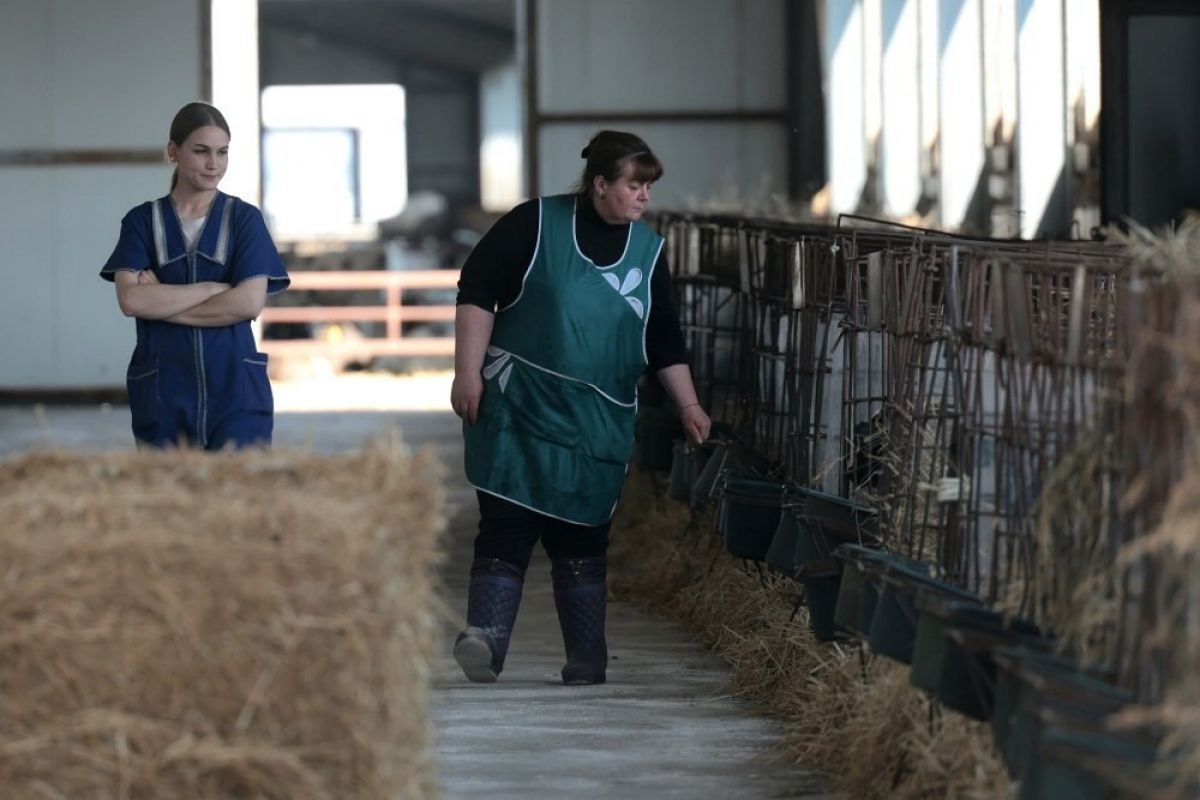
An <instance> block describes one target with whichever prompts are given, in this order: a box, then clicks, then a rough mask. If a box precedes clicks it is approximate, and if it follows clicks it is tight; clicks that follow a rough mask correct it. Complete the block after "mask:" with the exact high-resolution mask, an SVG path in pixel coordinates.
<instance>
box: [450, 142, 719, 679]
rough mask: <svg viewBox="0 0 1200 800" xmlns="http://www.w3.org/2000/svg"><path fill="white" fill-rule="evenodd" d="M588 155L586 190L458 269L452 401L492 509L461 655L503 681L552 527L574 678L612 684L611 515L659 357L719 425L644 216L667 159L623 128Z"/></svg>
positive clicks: (517, 212)
mask: <svg viewBox="0 0 1200 800" xmlns="http://www.w3.org/2000/svg"><path fill="white" fill-rule="evenodd" d="M582 156H583V157H584V158H585V159H586V160H587V165H586V167H585V168H584V171H583V177H582V181H581V184H580V189H579V191H577V192H576V193H574V194H565V195H556V196H550V197H542V198H538V199H535V200H531V201H529V202H527V203H523V204H522V205H520V206H517V207H516V208H515V209H513V210H512V211H510V212H509V213H508V214H506V215H505V216H504V217H503V218H501V219H500V220H499V221H497V223H496V224H495V226H493V228H492V229H491V230H490V231H488V233H487V235H485V236H484V237H483V239H482V240H480V242H479V244H478V245H477V246H476V248H475V249H474V251H473V252H472V253H471V255H470V257H469V258H468V259H467V262H466V264H464V266H463V270H462V278H461V280H460V282H459V299H458V310H457V315H456V318H455V333H456V347H455V378H454V385H453V388H452V390H451V404H452V405H453V407H454V411H455V413H456V414H458V415H459V416H460V417H461V418H462V419H463V423H464V424H463V432H464V439H465V444H466V470H467V478H468V479H469V480H470V482H471V484H472V485H474V486H475V488H476V493H477V496H478V499H479V510H480V523H479V535H478V537H477V538H476V540H475V548H474V556H475V557H474V560H473V562H472V565H471V580H470V586H469V590H468V598H467V628H466V629H465V630H464V631H463V632H462V633H461V634H459V636H458V639H457V640H456V642H455V646H454V656H455V659H456V660H457V661H458V663H459V665H460V666H461V667H462V669H463V672H464V673H465V674H466V676H467V677H468V678H469V679H471V680H473V681H480V682H491V681H494V680H496V677H497V676H498V675H499V673H500V671H501V669H502V668H503V666H504V657H505V654H506V652H507V650H508V641H509V637H510V636H511V633H512V627H513V623H514V622H515V620H516V615H517V609H518V607H519V605H520V599H521V588H522V584H523V582H524V578H525V570H526V569H527V568H528V565H529V559H530V555H531V554H532V551H533V547H534V545H536V543H537V542H538V541H539V540H540V541H541V542H542V544H543V546H544V547H545V548H546V552H547V554H548V555H549V556H550V562H551V577H552V580H553V584H554V599H555V605H556V607H557V609H558V617H559V623H560V625H561V627H562V634H563V643H564V645H565V649H566V657H567V664H566V666H565V667H564V668H563V671H562V678H563V682H564V683H566V684H568V685H581V684H595V683H603V682H604V680H605V670H606V668H607V664H608V651H607V645H606V642H605V637H604V620H605V612H606V608H605V603H606V597H607V586H606V574H607V570H606V560H605V558H606V557H605V553H606V550H607V547H608V530H609V526H610V524H611V519H612V515H613V511H614V509H615V507H616V503H617V499H618V498H619V496H620V493H621V486H622V484H623V482H624V480H625V474H626V471H627V465H628V463H629V460H630V456H631V451H632V448H633V437H634V419H635V415H636V413H637V383H638V379H639V378H640V377H641V376H642V374H643V373H644V372H646V370H647V369H651V370H653V371H654V373H655V374H656V375H657V377H658V379H659V381H660V382H661V383H662V385H663V387H664V388H665V389H666V390H667V393H668V394H669V395H670V397H671V398H672V400H674V402H675V404H676V406H677V407H678V409H679V415H680V419H681V421H682V423H683V429H684V431H685V433H686V435H687V436H688V438H689V439H690V440H691V441H692V442H693V443H700V442H702V441H704V440H705V439H706V438H707V437H708V432H709V419H708V416H707V414H705V412H704V410H703V409H702V408H701V407H700V403H699V402H698V401H697V399H696V391H695V388H694V387H693V385H692V378H691V372H690V370H689V369H688V366H687V363H686V351H685V347H684V342H683V336H682V334H681V333H680V330H679V320H678V316H677V314H676V312H675V306H674V301H673V298H672V292H671V283H670V274H669V270H668V267H667V264H666V257H665V255H664V253H663V239H662V237H660V236H658V235H657V234H656V233H655V232H654V231H653V230H652V229H651V228H650V227H649V226H648V225H646V224H645V223H643V222H641V221H640V218H641V216H642V213H643V212H644V211H645V209H646V205H647V204H648V203H649V201H650V188H651V185H652V184H653V183H654V182H655V181H656V180H658V179H659V178H660V177H661V176H662V171H663V169H662V163H661V162H660V161H659V160H658V158H657V157H656V156H655V155H654V154H653V153H652V152H651V151H650V148H649V147H648V146H647V145H646V143H645V142H643V141H642V140H641V139H640V138H638V137H637V136H634V135H632V134H629V133H621V132H616V131H601V132H600V133H598V134H596V136H594V137H593V138H592V140H591V142H589V143H588V146H587V147H586V148H584V150H583V153H582Z"/></svg>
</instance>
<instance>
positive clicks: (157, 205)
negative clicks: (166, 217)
mask: <svg viewBox="0 0 1200 800" xmlns="http://www.w3.org/2000/svg"><path fill="white" fill-rule="evenodd" d="M150 222H151V225H152V226H153V228H154V254H155V255H156V256H157V257H158V266H160V267H161V266H163V265H165V264H166V263H167V229H166V227H165V226H164V225H163V210H162V200H155V201H154V202H153V203H151V204H150Z"/></svg>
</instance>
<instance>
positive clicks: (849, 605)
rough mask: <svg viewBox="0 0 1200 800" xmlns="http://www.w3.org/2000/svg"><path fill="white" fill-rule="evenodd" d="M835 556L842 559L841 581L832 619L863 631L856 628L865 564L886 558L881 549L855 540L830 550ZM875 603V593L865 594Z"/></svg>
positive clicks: (859, 619) (864, 578)
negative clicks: (871, 595)
mask: <svg viewBox="0 0 1200 800" xmlns="http://www.w3.org/2000/svg"><path fill="white" fill-rule="evenodd" d="M833 556H834V558H836V559H838V560H839V561H841V562H842V583H841V586H840V587H839V588H838V598H837V610H836V611H835V612H834V620H835V621H836V622H837V624H838V625H839V626H841V627H843V628H845V629H846V630H848V631H851V632H853V633H862V631H861V630H860V628H859V625H860V621H861V614H860V610H861V607H862V604H863V595H864V592H865V591H870V590H869V589H868V588H867V576H866V570H867V565H868V563H870V562H874V561H879V560H882V559H885V558H887V554H886V553H884V552H883V551H881V550H876V549H874V548H870V547H864V546H862V545H857V544H843V545H840V546H839V547H838V548H837V549H836V550H834V551H833ZM867 601H868V602H869V603H872V604H873V603H874V597H868V598H867Z"/></svg>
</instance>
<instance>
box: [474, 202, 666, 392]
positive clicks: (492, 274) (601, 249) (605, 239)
mask: <svg viewBox="0 0 1200 800" xmlns="http://www.w3.org/2000/svg"><path fill="white" fill-rule="evenodd" d="M537 235H538V201H537V200H529V201H526V202H524V203H521V204H520V205H519V206H517V207H516V208H514V209H513V210H512V211H509V212H508V213H507V214H505V215H504V216H503V217H501V218H500V219H498V220H496V224H495V225H493V226H492V228H491V230H489V231H488V232H487V233H486V234H484V236H483V238H482V239H480V240H479V243H478V244H477V245H475V249H474V250H472V251H471V254H470V255H469V256H467V260H466V263H465V264H463V268H462V274H461V275H460V276H459V279H458V304H459V305H463V304H470V305H473V306H479V307H480V308H482V309H484V310H485V311H490V312H495V310H496V309H497V308H503V307H505V306H507V305H508V304H509V303H511V302H512V301H514V300H516V299H517V295H518V294H519V293H520V291H521V280H522V278H523V277H524V276H525V268H526V267H528V266H529V261H530V259H532V258H533V251H534V248H535V247H536V246H537ZM628 235H629V223H624V224H621V225H613V224H610V223H608V222H605V221H604V220H603V219H602V218H601V217H600V215H599V214H597V213H596V209H595V208H594V207H593V206H592V204H591V202H590V201H580V202H579V204H578V210H577V212H576V215H575V236H576V239H577V240H578V243H579V249H580V250H581V251H582V252H583V254H584V255H585V256H587V257H588V258H590V259H591V260H592V261H593V262H595V263H596V264H597V265H598V266H608V265H609V264H612V263H614V262H616V260H617V259H618V258H620V257H621V253H622V252H624V250H625V242H626V240H627V238H628ZM646 355H647V357H648V358H649V361H650V368H651V369H654V370H660V369H662V368H663V367H669V366H671V365H673V364H685V363H687V346H686V345H685V344H684V341H683V333H682V332H681V331H680V329H679V315H678V313H677V312H676V310H675V297H674V293H673V292H672V290H671V270H670V269H669V268H668V265H667V248H666V245H663V248H662V250H661V251H659V255H658V261H657V263H656V264H655V267H654V273H653V276H652V277H651V279H650V318H649V319H648V320H647V321H646Z"/></svg>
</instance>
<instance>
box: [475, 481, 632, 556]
mask: <svg viewBox="0 0 1200 800" xmlns="http://www.w3.org/2000/svg"><path fill="white" fill-rule="evenodd" d="M475 496H476V497H477V498H478V499H479V535H478V536H476V537H475V558H498V559H500V560H501V561H507V562H508V563H510V564H515V565H517V566H518V567H520V568H521V570H522V571H524V570H526V569H527V568H528V567H529V559H530V557H531V556H532V555H533V547H534V545H536V544H537V543H538V540H541V542H542V546H543V547H545V548H546V554H547V555H548V556H550V557H551V558H596V557H597V556H602V555H604V554H605V552H607V550H608V530H609V528H610V527H611V526H612V523H609V522H606V523H604V524H603V525H576V524H575V523H573V522H567V521H565V520H561V519H555V518H554V517H548V516H546V515H545V514H539V513H538V512H536V511H533V510H532V509H528V508H525V507H524V506H519V505H517V504H516V503H511V502H509V501H508V500H505V499H504V498H502V497H496V496H495V495H493V494H488V493H487V492H480V491H476V492H475Z"/></svg>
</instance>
